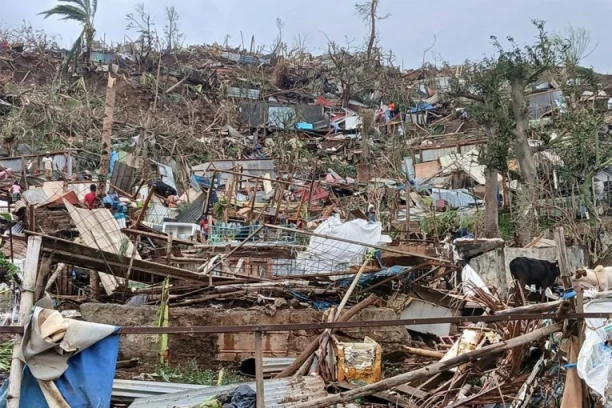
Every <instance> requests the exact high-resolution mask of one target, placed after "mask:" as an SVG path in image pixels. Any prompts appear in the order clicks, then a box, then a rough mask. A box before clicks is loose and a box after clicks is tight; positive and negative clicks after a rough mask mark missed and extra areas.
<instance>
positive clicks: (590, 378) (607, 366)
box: [577, 299, 612, 406]
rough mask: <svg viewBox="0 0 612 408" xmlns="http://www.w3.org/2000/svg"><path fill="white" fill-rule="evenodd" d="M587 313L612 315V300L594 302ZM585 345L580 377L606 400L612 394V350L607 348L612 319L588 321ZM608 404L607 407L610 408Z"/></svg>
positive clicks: (581, 350)
mask: <svg viewBox="0 0 612 408" xmlns="http://www.w3.org/2000/svg"><path fill="white" fill-rule="evenodd" d="M584 312H585V313H612V299H601V300H594V301H592V302H589V303H587V304H586V305H585V306H584ZM584 334H585V336H584V343H583V345H582V348H581V349H580V354H579V355H578V363H577V369H578V375H579V376H580V378H582V379H583V380H584V381H585V382H586V384H587V385H588V386H589V387H590V388H591V389H592V390H593V391H595V392H596V393H598V394H599V395H600V396H601V397H602V398H605V399H604V400H607V399H608V398H607V397H605V395H606V394H608V395H610V394H611V393H612V386H611V385H612V381H611V380H612V348H610V347H608V346H605V342H606V339H607V338H608V336H609V334H612V319H586V327H585V329H584ZM609 405H610V404H607V405H606V406H609Z"/></svg>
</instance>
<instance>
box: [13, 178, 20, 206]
mask: <svg viewBox="0 0 612 408" xmlns="http://www.w3.org/2000/svg"><path fill="white" fill-rule="evenodd" d="M11 198H12V200H13V202H14V203H16V202H17V201H19V200H21V185H19V182H18V181H15V182H14V183H13V185H12V186H11Z"/></svg>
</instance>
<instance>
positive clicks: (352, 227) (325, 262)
mask: <svg viewBox="0 0 612 408" xmlns="http://www.w3.org/2000/svg"><path fill="white" fill-rule="evenodd" d="M381 231H382V225H381V223H380V222H374V223H368V222H367V221H365V220H362V219H356V220H352V221H348V222H345V223H342V221H340V218H339V217H338V216H334V217H330V218H328V219H327V221H325V222H324V223H322V224H321V225H319V227H318V228H317V229H316V230H315V231H314V233H315V234H318V235H325V236H326V237H329V238H320V237H315V236H313V237H311V238H310V243H309V245H308V248H307V249H306V250H305V251H303V252H300V253H298V255H297V256H296V260H295V264H294V265H293V266H292V269H293V270H291V271H288V272H289V273H288V274H291V275H302V274H317V273H322V274H325V273H331V272H344V271H347V270H348V269H349V268H350V267H351V266H354V265H360V264H361V263H362V262H363V257H364V255H365V254H366V252H367V250H368V245H377V244H378V243H379V242H380V240H381ZM334 238H341V239H347V240H351V241H357V242H360V243H363V244H365V245H366V246H364V245H358V244H350V243H347V242H342V241H338V240H336V239H334Z"/></svg>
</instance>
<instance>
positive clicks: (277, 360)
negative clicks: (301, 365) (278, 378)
mask: <svg viewBox="0 0 612 408" xmlns="http://www.w3.org/2000/svg"><path fill="white" fill-rule="evenodd" d="M294 361H295V358H292V357H264V358H263V373H264V375H265V376H266V377H269V376H270V374H275V373H280V372H281V371H283V370H284V369H285V368H287V367H289V366H290V365H291V364H292V363H293V362H294ZM240 374H242V375H246V376H249V377H255V358H254V357H251V358H247V359H245V360H242V362H241V363H240Z"/></svg>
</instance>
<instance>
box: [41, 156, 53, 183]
mask: <svg viewBox="0 0 612 408" xmlns="http://www.w3.org/2000/svg"><path fill="white" fill-rule="evenodd" d="M42 165H43V169H44V170H45V177H47V178H51V175H52V174H53V158H51V155H50V154H49V152H47V155H46V156H45V157H44V158H43V159H42Z"/></svg>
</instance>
